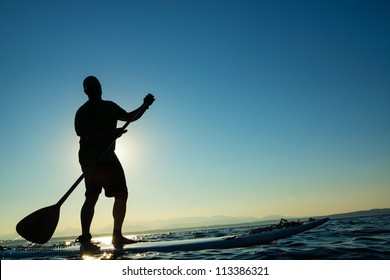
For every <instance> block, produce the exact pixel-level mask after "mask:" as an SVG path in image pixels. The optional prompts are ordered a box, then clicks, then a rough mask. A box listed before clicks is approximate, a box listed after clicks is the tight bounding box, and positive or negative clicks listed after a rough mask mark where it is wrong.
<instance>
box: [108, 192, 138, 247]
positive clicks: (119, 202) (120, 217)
mask: <svg viewBox="0 0 390 280" xmlns="http://www.w3.org/2000/svg"><path fill="white" fill-rule="evenodd" d="M114 197H115V201H114V207H113V210H112V215H113V216H114V231H113V234H112V243H113V244H114V245H123V244H131V243H135V242H136V241H134V240H131V239H128V238H126V237H124V236H123V235H122V226H123V221H124V220H125V216H126V204H127V197H128V194H127V192H120V193H115V194H114Z"/></svg>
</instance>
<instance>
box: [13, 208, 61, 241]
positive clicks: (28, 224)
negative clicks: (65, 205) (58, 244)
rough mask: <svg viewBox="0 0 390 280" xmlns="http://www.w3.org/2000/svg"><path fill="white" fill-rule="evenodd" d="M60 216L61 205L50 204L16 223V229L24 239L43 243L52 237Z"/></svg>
mask: <svg viewBox="0 0 390 280" xmlns="http://www.w3.org/2000/svg"><path fill="white" fill-rule="evenodd" d="M59 217H60V206H58V205H57V204H55V205H52V206H48V207H45V208H42V209H39V210H37V211H35V212H34V213H31V214H30V215H28V216H27V217H25V218H24V219H23V220H21V221H20V222H19V223H18V224H17V225H16V231H17V232H18V233H19V235H20V236H22V237H23V238H24V239H26V240H28V241H30V242H33V243H39V244H43V243H46V242H47V241H49V240H50V238H51V237H52V235H53V233H54V231H55V229H56V227H57V223H58V219H59Z"/></svg>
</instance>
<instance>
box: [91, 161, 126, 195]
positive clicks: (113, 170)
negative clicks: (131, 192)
mask: <svg viewBox="0 0 390 280" xmlns="http://www.w3.org/2000/svg"><path fill="white" fill-rule="evenodd" d="M84 181H85V187H86V191H85V196H90V195H96V194H100V193H101V192H102V189H104V192H105V196H106V197H113V196H114V193H117V192H122V193H123V192H125V193H127V192H128V191H127V185H126V178H125V173H124V171H123V168H122V165H121V163H120V162H119V160H116V161H103V162H99V163H97V164H96V165H95V166H94V167H93V168H92V170H91V171H89V172H88V174H86V176H85V178H84Z"/></svg>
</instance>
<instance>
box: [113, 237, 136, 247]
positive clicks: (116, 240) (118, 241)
mask: <svg viewBox="0 0 390 280" xmlns="http://www.w3.org/2000/svg"><path fill="white" fill-rule="evenodd" d="M133 243H137V241H135V240H132V239H129V238H126V237H124V236H122V235H121V236H113V237H112V245H114V247H123V245H126V244H133Z"/></svg>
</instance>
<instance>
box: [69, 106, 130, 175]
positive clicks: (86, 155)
mask: <svg viewBox="0 0 390 280" xmlns="http://www.w3.org/2000/svg"><path fill="white" fill-rule="evenodd" d="M125 114H126V111H125V110H124V109H122V108H121V107H119V106H118V105H117V104H115V103H114V102H112V101H105V100H102V101H100V102H97V103H92V102H90V101H87V102H86V103H85V104H83V105H82V106H81V107H80V108H79V109H78V110H77V112H76V116H75V130H76V134H77V135H78V136H80V150H79V161H80V163H81V165H82V166H83V167H86V166H87V165H88V164H90V163H91V162H92V161H94V160H95V159H96V158H97V157H98V156H100V155H101V154H102V153H103V152H104V151H105V150H106V149H107V148H108V146H109V145H110V144H111V143H112V141H113V140H114V139H109V138H108V139H94V140H93V141H91V140H90V139H89V140H88V139H86V137H85V134H86V133H88V132H96V133H104V134H106V133H109V134H112V135H113V133H114V132H115V130H116V125H117V121H118V120H119V118H120V117H123V116H124V115H125ZM114 151H115V143H114V144H113V145H112V146H111V147H110V149H109V150H108V151H107V153H106V154H105V156H104V157H103V158H102V159H101V161H113V160H116V155H115V152H114Z"/></svg>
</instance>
